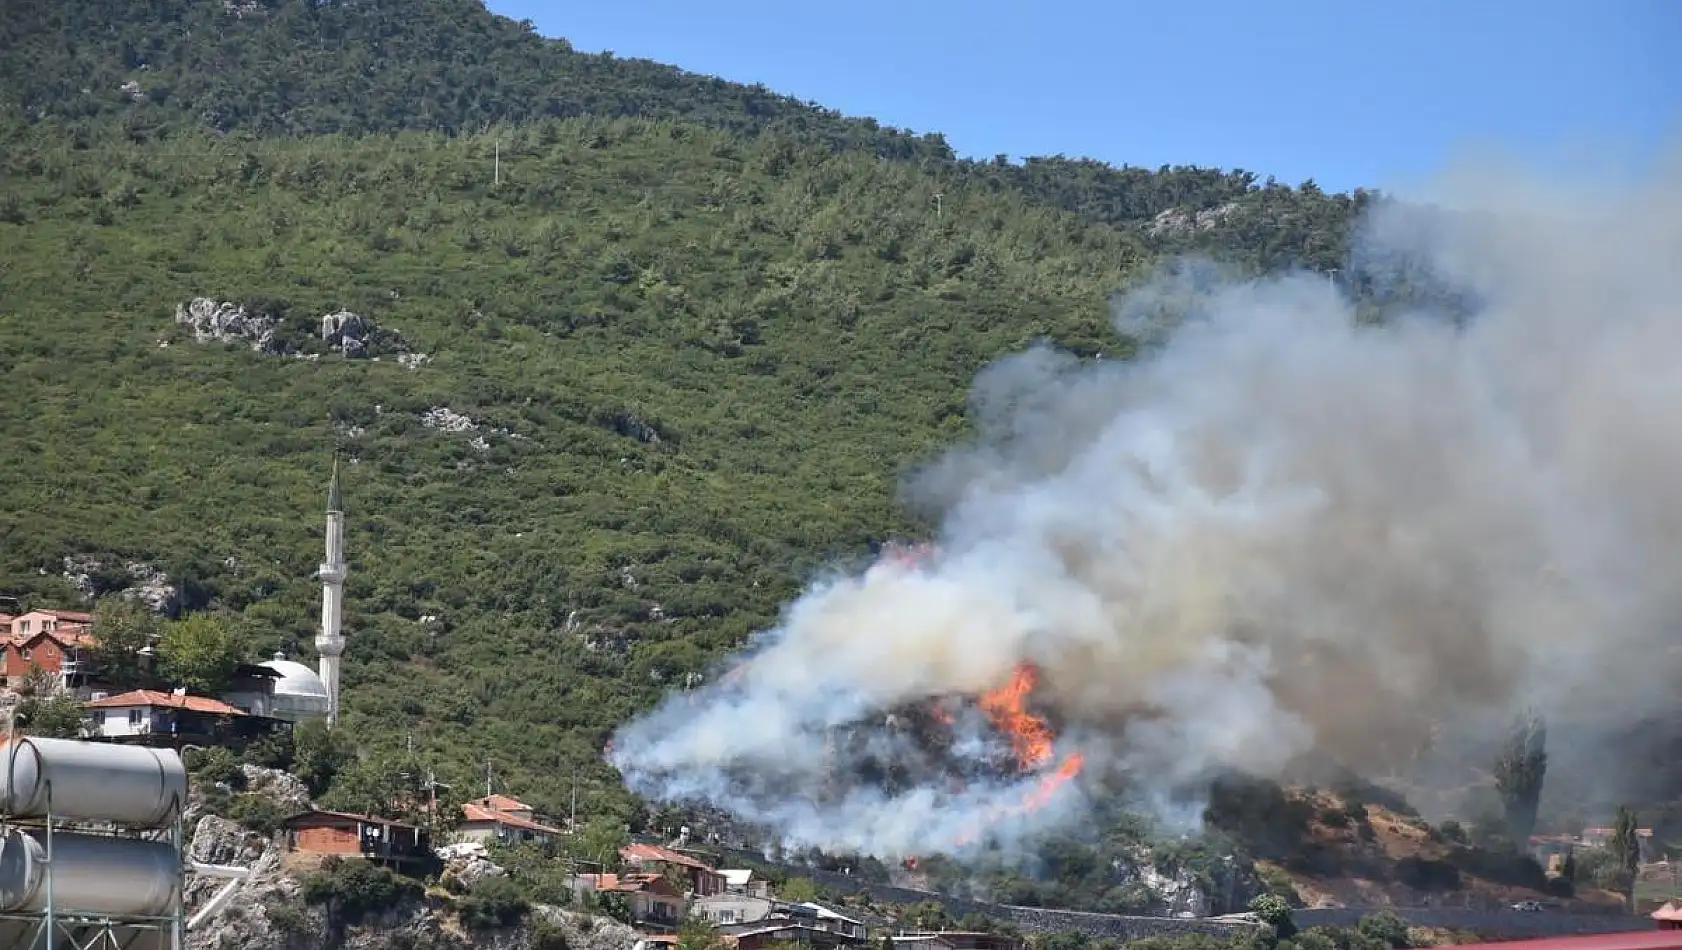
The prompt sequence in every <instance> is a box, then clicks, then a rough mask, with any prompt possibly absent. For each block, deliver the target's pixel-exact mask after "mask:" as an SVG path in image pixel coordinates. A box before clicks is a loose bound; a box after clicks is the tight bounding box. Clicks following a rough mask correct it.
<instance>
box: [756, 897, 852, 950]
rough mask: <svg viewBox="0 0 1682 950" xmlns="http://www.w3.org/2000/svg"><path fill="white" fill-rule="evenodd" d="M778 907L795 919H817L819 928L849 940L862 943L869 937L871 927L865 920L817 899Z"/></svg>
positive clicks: (808, 920) (806, 920)
mask: <svg viewBox="0 0 1682 950" xmlns="http://www.w3.org/2000/svg"><path fill="white" fill-rule="evenodd" d="M777 909H778V910H779V911H780V912H781V913H784V914H786V915H788V916H789V917H790V918H791V919H793V920H797V921H802V922H810V921H814V920H815V921H816V924H815V926H816V927H818V928H819V929H821V930H827V931H829V932H831V933H834V934H837V935H839V936H842V937H845V938H847V939H849V940H857V941H859V942H861V943H862V942H863V941H864V940H866V939H867V938H868V937H869V928H867V927H866V926H865V925H864V923H863V921H860V920H858V919H857V918H854V917H851V916H849V915H847V914H843V913H841V912H840V911H838V910H836V909H834V908H833V907H825V906H824V905H823V904H819V903H818V902H816V901H802V902H801V903H798V904H779V905H778V908H777Z"/></svg>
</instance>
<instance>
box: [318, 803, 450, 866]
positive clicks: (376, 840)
mask: <svg viewBox="0 0 1682 950" xmlns="http://www.w3.org/2000/svg"><path fill="white" fill-rule="evenodd" d="M285 828H286V848H287V850H288V851H295V852H298V853H301V854H336V855H340V856H344V857H360V858H366V859H368V860H370V861H373V862H375V863H377V864H382V865H385V866H386V867H390V868H393V869H395V870H400V871H405V872H408V873H414V872H415V871H417V870H418V869H419V868H421V867H424V866H425V865H427V864H429V863H431V862H432V861H433V860H434V855H433V854H432V847H431V841H430V840H428V836H427V833H426V829H424V828H419V827H416V826H415V825H410V824H406V823H404V822H401V821H392V820H390V819H388V818H376V817H374V816H372V815H354V814H349V813H347V812H337V811H307V812H304V813H303V814H300V815H294V816H293V817H291V818H288V819H287V820H286V822H285Z"/></svg>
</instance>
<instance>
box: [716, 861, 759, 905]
mask: <svg viewBox="0 0 1682 950" xmlns="http://www.w3.org/2000/svg"><path fill="white" fill-rule="evenodd" d="M718 874H719V876H720V877H722V878H724V890H725V891H727V892H728V893H731V894H746V895H747V896H749V897H765V898H769V897H770V896H771V882H770V881H767V880H766V879H764V878H762V877H754V874H753V871H751V870H749V869H747V868H720V869H719V871H718Z"/></svg>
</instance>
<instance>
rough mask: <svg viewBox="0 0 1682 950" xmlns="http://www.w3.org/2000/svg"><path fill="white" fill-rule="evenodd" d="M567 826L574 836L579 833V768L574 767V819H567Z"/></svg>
mask: <svg viewBox="0 0 1682 950" xmlns="http://www.w3.org/2000/svg"><path fill="white" fill-rule="evenodd" d="M567 825H568V827H569V828H570V829H571V830H572V832H573V833H574V834H576V833H577V832H578V766H576V765H575V766H573V767H572V817H571V818H569V819H567Z"/></svg>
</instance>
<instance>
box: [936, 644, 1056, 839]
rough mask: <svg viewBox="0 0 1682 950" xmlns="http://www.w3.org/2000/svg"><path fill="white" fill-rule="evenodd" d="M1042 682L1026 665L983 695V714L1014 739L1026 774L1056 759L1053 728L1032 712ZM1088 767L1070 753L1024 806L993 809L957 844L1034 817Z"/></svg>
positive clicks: (1019, 764)
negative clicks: (994, 826)
mask: <svg viewBox="0 0 1682 950" xmlns="http://www.w3.org/2000/svg"><path fill="white" fill-rule="evenodd" d="M1039 681H1040V673H1039V670H1038V669H1037V668H1036V667H1034V665H1033V664H1031V663H1022V664H1020V665H1018V666H1017V667H1016V672H1015V673H1013V674H1012V675H1011V678H1010V682H1009V683H1006V684H1005V685H1004V686H1001V687H999V688H998V689H996V690H993V691H992V692H990V693H987V694H985V695H983V696H982V697H981V699H980V700H979V701H978V705H980V707H981V710H982V712H984V713H986V714H987V718H988V719H989V720H991V721H992V723H993V725H994V726H996V727H997V728H998V729H999V731H1001V732H1003V733H1005V734H1006V735H1008V736H1010V744H1011V751H1013V752H1014V753H1015V754H1016V763H1017V765H1018V766H1019V767H1020V768H1021V769H1022V770H1023V771H1029V770H1031V769H1036V768H1039V767H1040V766H1042V765H1044V764H1045V763H1047V762H1049V761H1051V757H1052V741H1053V739H1054V738H1055V737H1054V736H1053V735H1052V733H1051V727H1050V726H1049V725H1047V724H1046V721H1045V720H1044V719H1041V718H1040V717H1038V716H1035V715H1034V714H1033V713H1030V712H1028V696H1029V694H1031V693H1032V692H1033V691H1034V687H1036V686H1038V685H1039ZM1085 766H1086V757H1085V756H1083V755H1081V754H1080V753H1079V752H1074V753H1070V755H1069V756H1068V757H1067V758H1065V759H1064V760H1063V761H1062V763H1061V764H1059V765H1058V766H1057V768H1056V769H1054V770H1052V772H1051V773H1050V774H1048V775H1046V776H1045V777H1044V778H1041V779H1040V780H1039V782H1038V783H1036V784H1035V786H1034V788H1033V789H1032V790H1031V791H1029V792H1028V794H1027V795H1025V796H1024V797H1023V799H1022V801H1021V802H1020V803H1018V804H1016V805H1014V806H1007V807H1003V808H996V809H993V810H992V812H991V813H990V814H988V815H987V816H986V818H985V819H983V821H981V822H978V823H977V827H975V828H972V829H971V830H969V831H967V832H964V833H963V834H961V835H959V836H958V839H957V841H956V844H957V845H958V846H959V847H964V846H966V845H970V844H973V843H974V842H975V840H976V839H977V838H979V837H980V835H981V826H983V825H985V824H991V823H994V822H997V821H999V820H1000V819H1003V818H1008V817H1012V816H1015V815H1025V814H1030V813H1032V812H1036V811H1039V810H1040V809H1041V808H1044V807H1045V806H1046V805H1047V804H1049V803H1050V802H1051V800H1052V798H1054V797H1055V796H1056V795H1057V791H1058V789H1061V788H1062V787H1063V786H1064V785H1067V784H1068V783H1069V782H1071V781H1073V780H1074V778H1075V776H1077V775H1079V774H1080V772H1081V769H1082V768H1084V767H1085Z"/></svg>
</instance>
